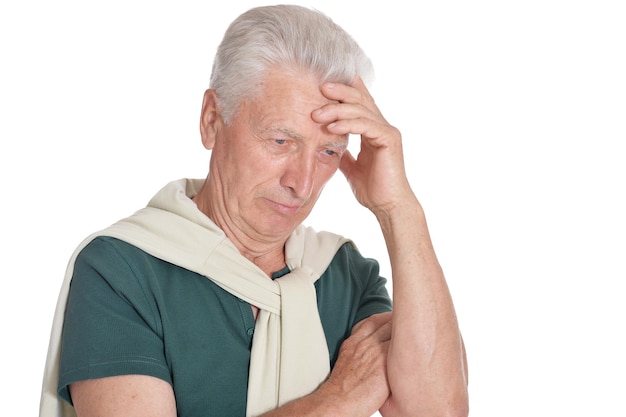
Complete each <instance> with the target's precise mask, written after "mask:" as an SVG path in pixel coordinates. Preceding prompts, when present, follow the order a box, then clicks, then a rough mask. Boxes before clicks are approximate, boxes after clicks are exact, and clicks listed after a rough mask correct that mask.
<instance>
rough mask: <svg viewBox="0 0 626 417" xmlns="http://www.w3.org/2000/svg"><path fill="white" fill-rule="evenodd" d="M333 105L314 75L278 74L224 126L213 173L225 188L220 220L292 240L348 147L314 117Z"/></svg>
mask: <svg viewBox="0 0 626 417" xmlns="http://www.w3.org/2000/svg"><path fill="white" fill-rule="evenodd" d="M327 103H330V100H328V99H327V98H325V97H324V96H323V95H322V94H321V92H320V89H319V84H318V81H317V80H316V79H315V78H314V77H312V76H309V75H307V74H306V73H303V74H300V75H298V76H296V75H294V74H292V73H285V72H281V71H274V72H270V73H269V74H268V76H267V77H266V78H265V79H264V81H263V83H262V85H261V87H260V94H258V95H257V96H256V98H254V99H252V100H248V101H245V102H244V103H243V104H242V105H241V106H240V108H239V110H238V112H237V113H236V115H235V116H234V117H233V119H232V122H231V124H230V125H229V126H224V125H219V126H220V128H219V129H218V131H217V133H216V136H215V144H214V147H213V152H212V157H211V171H210V174H209V177H210V178H211V177H212V178H211V180H212V181H213V180H216V182H215V183H214V184H217V187H218V188H219V191H218V192H219V193H221V195H218V196H213V198H215V197H219V198H220V202H221V203H220V205H219V206H217V207H216V206H215V205H213V206H214V210H213V215H214V217H216V218H214V219H213V220H214V221H217V223H218V224H219V225H220V226H221V227H228V228H229V229H230V232H231V233H234V234H236V235H238V234H240V233H244V234H245V236H246V237H247V238H252V239H259V240H261V241H265V240H272V239H273V238H286V237H287V236H288V235H289V234H290V233H291V232H292V231H293V230H294V229H295V227H296V226H297V225H299V224H300V223H301V222H302V221H303V220H304V219H305V218H306V217H307V216H308V215H309V213H310V212H311V210H312V208H313V205H314V204H315V202H316V201H317V198H318V197H319V194H320V192H321V190H322V188H323V187H324V185H325V184H326V182H327V181H328V180H329V179H330V178H331V176H332V175H333V174H334V173H335V172H336V170H337V168H338V167H339V162H340V159H341V156H342V154H343V152H344V151H345V149H346V147H347V144H348V139H347V136H338V135H333V134H330V133H329V132H328V131H327V129H326V126H324V125H320V124H318V123H316V122H314V121H313V120H312V119H311V113H312V112H313V111H314V110H316V109H318V108H320V107H322V106H323V105H325V104H327Z"/></svg>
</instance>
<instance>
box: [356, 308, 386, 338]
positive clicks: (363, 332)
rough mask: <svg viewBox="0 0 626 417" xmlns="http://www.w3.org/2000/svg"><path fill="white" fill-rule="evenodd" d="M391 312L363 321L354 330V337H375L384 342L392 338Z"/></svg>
mask: <svg viewBox="0 0 626 417" xmlns="http://www.w3.org/2000/svg"><path fill="white" fill-rule="evenodd" d="M391 317H392V315H391V312H389V313H381V314H375V315H373V316H370V317H368V318H366V319H363V320H361V321H360V322H358V323H357V324H356V325H355V326H354V327H353V328H352V335H354V336H360V337H369V336H372V335H373V336H374V337H375V338H376V339H378V340H380V341H383V340H388V338H390V337H391Z"/></svg>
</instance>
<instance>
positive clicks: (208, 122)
mask: <svg viewBox="0 0 626 417" xmlns="http://www.w3.org/2000/svg"><path fill="white" fill-rule="evenodd" d="M219 123H221V116H220V114H219V109H218V106H217V94H216V93H215V90H211V89H209V90H206V91H205V92H204V99H203V100H202V113H201V115H200V135H201V136H202V144H203V145H204V147H205V148H207V149H213V146H214V145H215V137H216V135H217V131H218V127H219Z"/></svg>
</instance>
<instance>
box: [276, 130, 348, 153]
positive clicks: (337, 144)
mask: <svg viewBox="0 0 626 417" xmlns="http://www.w3.org/2000/svg"><path fill="white" fill-rule="evenodd" d="M264 131H265V132H280V133H284V134H285V135H287V136H289V137H290V138H292V139H296V140H302V139H304V136H302V135H301V134H299V133H297V132H294V131H293V130H291V129H287V128H286V127H283V126H270V127H268V128H267V129H264ZM325 145H326V146H331V147H334V148H347V147H348V137H347V135H346V140H341V141H335V142H328V143H326V144H325Z"/></svg>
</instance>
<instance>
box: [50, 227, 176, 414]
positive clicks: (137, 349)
mask: <svg viewBox="0 0 626 417" xmlns="http://www.w3.org/2000/svg"><path fill="white" fill-rule="evenodd" d="M114 243H115V240H113V239H110V238H96V239H94V240H93V241H92V242H91V243H90V244H89V245H87V246H86V247H85V248H84V249H83V250H82V251H81V253H80V254H79V255H78V257H77V259H76V263H75V267H74V274H73V278H72V282H71V286H70V292H69V296H68V303H67V307H66V311H65V320H64V326H63V336H62V345H61V363H60V372H59V395H60V396H61V397H62V398H64V399H65V400H66V401H68V402H70V403H71V398H70V395H69V390H68V386H69V384H71V383H73V382H77V381H81V380H86V379H93V378H102V377H107V376H115V375H127V374H144V375H150V376H154V377H157V378H161V379H163V380H165V381H167V382H169V383H170V384H171V383H172V381H171V377H170V372H169V370H168V366H167V361H166V358H165V354H164V347H163V334H162V328H161V325H160V320H159V318H158V314H159V312H158V309H157V308H156V303H155V302H154V296H153V294H151V291H152V290H151V288H150V287H149V286H148V285H146V284H145V282H142V279H141V277H140V275H141V274H142V273H145V271H144V270H143V266H142V265H141V259H135V260H133V259H132V258H131V257H130V256H128V255H127V254H124V253H123V251H121V250H120V247H118V246H116V245H115V244H114Z"/></svg>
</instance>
